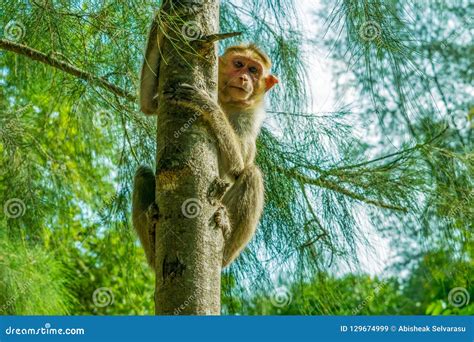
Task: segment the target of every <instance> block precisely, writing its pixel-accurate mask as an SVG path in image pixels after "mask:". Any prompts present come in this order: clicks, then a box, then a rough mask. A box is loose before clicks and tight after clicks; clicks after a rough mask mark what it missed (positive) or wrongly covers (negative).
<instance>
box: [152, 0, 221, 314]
mask: <svg viewBox="0 0 474 342" xmlns="http://www.w3.org/2000/svg"><path fill="white" fill-rule="evenodd" d="M186 2H189V1H183V0H181V1H176V0H165V1H164V3H163V5H162V7H161V11H162V12H161V14H160V15H161V18H162V23H163V24H162V25H165V39H164V44H163V47H162V49H161V54H162V62H161V66H160V73H159V89H158V94H159V100H158V103H159V104H160V107H159V110H158V119H157V120H158V125H157V126H158V129H157V154H156V160H157V173H156V184H157V186H156V201H157V205H158V208H159V219H158V221H157V223H156V226H155V228H156V235H155V236H156V238H155V242H156V243H155V246H156V253H155V254H156V259H155V267H156V288H155V313H156V314H158V315H178V314H179V315H219V314H220V284H221V264H222V251H223V234H222V232H221V231H220V230H219V229H217V228H216V225H215V223H214V219H213V218H214V214H215V212H216V210H217V206H216V204H215V201H213V198H212V197H213V196H212V194H213V193H214V192H215V191H213V188H214V187H215V186H216V184H219V182H218V164H217V149H216V144H215V142H214V138H213V135H212V134H211V132H210V131H209V129H208V127H207V126H206V124H205V123H204V122H203V120H202V119H201V118H200V114H199V113H197V112H196V111H194V110H192V109H187V108H184V107H182V106H179V105H177V104H176V103H175V102H173V101H171V100H170V96H169V93H170V92H173V91H174V90H176V89H178V88H179V85H180V84H182V83H187V84H190V85H193V86H196V87H199V88H202V89H205V90H207V91H208V92H209V94H211V96H212V97H213V98H214V99H217V51H216V47H215V44H214V43H213V42H208V43H206V42H204V41H203V40H202V37H206V36H211V35H212V34H213V33H216V32H218V28H219V3H218V0H207V1H199V2H194V3H193V4H192V6H190V4H189V3H186ZM177 15H178V17H180V18H181V19H182V20H181V19H176V16H177ZM211 41H212V39H211ZM164 92H165V93H168V95H167V96H165V95H164Z"/></svg>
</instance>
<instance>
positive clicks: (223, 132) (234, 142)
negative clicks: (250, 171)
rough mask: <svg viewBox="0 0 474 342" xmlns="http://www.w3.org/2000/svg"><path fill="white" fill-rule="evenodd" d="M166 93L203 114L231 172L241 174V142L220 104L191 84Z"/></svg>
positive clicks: (242, 161) (242, 166)
mask: <svg viewBox="0 0 474 342" xmlns="http://www.w3.org/2000/svg"><path fill="white" fill-rule="evenodd" d="M165 95H169V96H170V98H171V100H174V101H176V102H177V103H178V104H179V105H182V106H184V107H188V108H191V109H193V110H196V111H197V112H199V113H200V114H201V115H202V116H203V118H204V120H206V121H207V122H208V124H209V126H210V128H211V130H212V132H213V133H214V135H215V136H216V138H217V144H218V146H219V150H220V152H221V154H222V155H223V157H224V158H225V161H226V164H227V165H228V169H229V170H228V171H229V173H230V174H231V175H233V176H239V175H240V174H241V173H242V172H243V169H244V160H243V155H242V148H241V144H240V143H239V139H238V138H237V135H236V133H235V130H234V128H233V127H232V125H231V124H230V122H229V120H228V119H227V116H226V115H225V113H224V112H223V110H222V109H221V107H220V106H219V104H217V102H216V101H214V100H213V99H212V98H211V97H210V96H209V95H208V94H207V93H206V92H204V91H203V90H201V89H197V88H195V87H193V86H191V85H189V84H181V85H180V87H179V88H178V89H177V90H175V91H173V92H170V93H169V94H165Z"/></svg>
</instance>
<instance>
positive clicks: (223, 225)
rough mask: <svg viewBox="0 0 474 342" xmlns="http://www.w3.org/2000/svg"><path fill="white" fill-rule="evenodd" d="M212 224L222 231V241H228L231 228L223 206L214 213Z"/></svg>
mask: <svg viewBox="0 0 474 342" xmlns="http://www.w3.org/2000/svg"><path fill="white" fill-rule="evenodd" d="M214 222H215V223H216V225H217V227H218V228H220V229H221V230H222V235H223V236H224V241H227V240H229V238H230V234H231V227H230V222H229V214H228V213H227V209H226V208H225V206H223V205H220V206H219V208H217V211H216V213H215V214H214Z"/></svg>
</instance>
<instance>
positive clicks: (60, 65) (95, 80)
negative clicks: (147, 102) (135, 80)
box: [0, 39, 136, 102]
mask: <svg viewBox="0 0 474 342" xmlns="http://www.w3.org/2000/svg"><path fill="white" fill-rule="evenodd" d="M0 48H1V49H3V50H7V51H12V52H15V53H17V54H19V55H23V56H26V57H29V58H31V59H33V60H36V61H39V62H41V63H44V64H47V65H50V66H52V67H54V68H56V69H59V70H61V71H64V72H66V73H68V74H71V75H73V76H76V77H79V78H80V79H82V80H84V81H87V82H89V83H90V84H93V85H97V86H99V87H101V88H104V89H106V90H108V91H110V92H112V93H114V94H116V95H117V96H120V97H123V98H125V99H127V100H129V101H132V102H134V101H136V96H135V95H133V94H130V93H129V92H127V91H126V90H124V89H122V88H120V87H118V86H116V85H115V84H112V83H110V82H109V81H107V80H105V79H103V78H102V77H98V76H95V75H93V74H91V73H88V72H86V71H84V70H81V69H79V68H77V67H75V66H74V65H71V64H69V63H66V62H64V61H61V60H59V59H57V58H54V57H52V56H50V55H46V54H44V53H42V52H40V51H38V50H35V49H33V48H30V47H28V46H26V45H23V44H18V43H15V42H12V41H9V40H6V39H0Z"/></svg>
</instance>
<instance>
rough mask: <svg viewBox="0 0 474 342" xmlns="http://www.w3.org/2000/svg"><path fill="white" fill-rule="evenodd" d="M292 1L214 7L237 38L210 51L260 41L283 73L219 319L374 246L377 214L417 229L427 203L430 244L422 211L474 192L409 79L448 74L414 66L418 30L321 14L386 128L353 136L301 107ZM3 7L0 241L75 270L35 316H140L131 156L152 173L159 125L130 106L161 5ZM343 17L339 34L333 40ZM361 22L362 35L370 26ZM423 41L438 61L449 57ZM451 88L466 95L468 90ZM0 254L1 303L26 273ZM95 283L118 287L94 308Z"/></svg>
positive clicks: (433, 229) (468, 171)
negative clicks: (253, 218)
mask: <svg viewBox="0 0 474 342" xmlns="http://www.w3.org/2000/svg"><path fill="white" fill-rule="evenodd" d="M295 5H296V3H295V2H293V1H290V0H278V1H275V0H265V1H250V0H243V1H228V0H226V1H222V3H221V32H233V31H240V32H242V36H240V37H238V38H232V39H228V40H225V41H223V42H222V43H221V45H220V47H219V49H220V51H222V50H223V49H224V48H225V47H226V46H228V45H231V44H234V43H236V42H240V41H242V40H243V41H252V42H255V43H257V44H258V45H260V46H262V48H263V49H264V50H265V51H267V52H268V53H269V55H270V56H271V58H272V60H273V64H274V68H273V72H274V73H275V74H276V75H278V77H279V79H280V86H279V87H277V88H276V89H275V90H274V91H273V90H272V92H271V95H270V97H269V101H268V103H269V105H268V110H269V115H268V120H267V125H266V127H265V128H264V130H263V131H262V134H261V136H260V138H259V141H258V151H259V152H258V157H257V163H258V165H259V166H260V167H261V168H262V171H263V173H264V177H265V188H266V206H265V212H264V217H263V219H262V221H261V223H260V226H259V229H258V232H257V235H256V237H255V239H254V240H253V241H252V243H251V244H250V247H249V248H248V249H247V250H246V251H245V253H243V255H242V257H241V258H239V260H238V261H237V262H236V263H234V264H233V266H232V267H231V268H230V270H228V271H227V272H226V273H225V276H224V282H223V284H224V297H225V299H224V312H226V313H235V312H237V311H236V310H237V309H238V308H239V307H240V308H242V305H245V304H240V306H239V305H236V304H235V303H236V300H237V299H236V298H242V299H246V298H247V297H248V293H249V290H250V289H252V290H260V291H267V290H268V289H271V288H272V287H273V286H274V285H273V283H275V282H277V281H278V279H277V277H276V276H275V275H274V274H280V275H282V277H285V278H286V281H290V280H295V279H298V280H305V279H306V280H308V279H313V276H314V274H315V272H318V271H319V270H321V269H325V270H329V271H334V272H336V271H338V270H339V269H341V267H342V266H344V265H345V267H351V268H352V267H354V266H355V265H356V264H357V261H358V258H357V253H358V249H359V248H360V247H361V246H365V247H364V248H370V247H371V246H368V245H367V240H366V238H365V235H366V230H367V227H368V226H370V225H371V224H372V225H375V226H377V227H378V228H379V229H380V230H387V229H388V228H389V224H388V223H387V222H396V224H395V225H394V226H400V225H402V224H404V225H406V229H407V230H409V231H411V232H415V231H419V230H420V229H424V227H425V225H424V223H423V224H422V223H420V221H419V219H420V212H425V213H427V214H426V215H425V216H422V217H423V218H424V220H425V221H430V222H431V223H432V224H433V225H432V226H430V230H429V234H427V236H429V237H432V236H433V237H434V236H436V235H437V234H442V233H441V232H442V230H443V227H445V226H442V225H441V224H436V222H437V221H436V219H435V218H434V216H432V215H434V214H433V212H435V213H436V215H438V214H439V215H444V214H442V213H446V211H447V210H451V209H447V208H448V207H443V203H444V204H445V205H448V206H449V208H453V207H452V206H451V205H453V201H457V203H464V202H463V201H464V199H463V198H466V201H470V202H472V196H471V197H469V196H468V197H463V196H466V194H468V193H469V192H466V187H467V184H471V185H472V179H471V175H472V153H471V154H469V153H470V152H466V148H469V147H472V146H471V145H469V143H468V141H469V136H463V134H465V133H460V132H457V131H456V130H454V129H453V128H449V129H448V130H446V129H445V125H443V123H442V122H441V121H437V120H434V118H433V116H432V115H431V114H430V113H434V112H435V111H434V109H438V101H433V99H431V98H430V96H428V95H427V94H431V93H429V92H427V91H426V90H427V88H426V87H427V84H431V83H429V82H428V83H426V80H423V81H419V80H420V78H419V76H420V75H426V72H427V71H426V67H427V68H428V69H429V68H430V67H431V68H432V69H431V70H432V71H431V75H432V77H431V78H430V80H429V81H433V82H434V84H435V85H436V82H437V83H440V82H442V81H440V79H439V78H438V81H435V80H434V79H433V77H434V76H433V75H439V73H438V72H439V70H435V69H436V65H438V64H434V67H432V66H431V64H427V63H426V61H427V60H423V61H422V62H420V61H419V60H418V59H417V58H420V56H419V49H418V50H417V48H416V46H414V45H413V44H415V43H414V42H416V41H415V40H413V39H412V37H413V36H414V35H415V31H416V33H417V34H418V31H417V30H418V28H411V27H407V26H406V20H405V19H402V16H401V15H400V11H401V10H400V8H401V7H400V6H401V5H398V3H396V2H395V3H394V2H391V1H374V2H373V3H372V2H370V3H368V2H365V1H363V2H360V3H359V2H357V3H356V2H352V1H348V2H345V1H343V2H337V3H335V4H334V3H330V4H328V6H329V7H330V11H326V12H325V13H331V15H330V16H329V17H328V18H327V19H328V27H329V28H333V27H338V29H337V30H336V31H334V32H337V34H336V35H335V36H334V37H331V36H328V37H327V38H325V39H327V40H328V41H331V43H333V44H334V43H336V42H337V44H336V45H335V50H334V52H335V54H336V55H337V56H338V57H339V58H341V59H342V60H343V61H345V62H346V63H347V64H348V65H349V66H351V68H353V69H354V70H355V71H354V74H355V76H356V78H355V79H356V80H357V84H356V85H353V84H349V85H348V84H341V85H339V84H338V85H337V87H336V88H335V89H336V90H337V91H340V90H342V89H343V88H344V87H347V86H350V87H357V88H358V89H359V88H360V93H361V94H362V95H365V94H368V95H369V96H367V97H363V98H364V99H365V100H361V103H362V104H363V106H362V108H363V109H364V115H362V116H361V117H362V120H366V122H374V120H373V119H374V118H373V117H371V116H370V114H373V113H374V112H375V113H376V114H377V122H378V123H379V125H377V127H372V126H371V128H373V129H375V130H377V131H380V132H381V134H383V138H381V139H380V141H379V142H377V145H376V146H371V144H372V142H370V141H361V140H360V139H357V138H355V137H354V136H353V135H352V130H353V128H354V127H355V126H356V125H355V123H354V120H353V118H354V113H353V112H352V111H351V110H341V111H338V112H335V113H327V114H325V115H319V114H318V115H316V114H314V113H306V111H307V108H308V106H307V105H308V102H310V101H308V100H311V99H310V98H309V95H310V94H309V92H307V91H306V89H308V87H307V75H306V73H305V70H306V66H305V64H304V63H303V61H304V58H302V57H304V56H303V53H302V46H303V44H312V42H304V40H303V38H302V31H301V30H302V28H301V27H298V20H297V19H298V15H297V11H296V10H295ZM1 6H2V8H1V9H2V11H1V12H0V23H2V24H1V26H2V27H3V31H2V35H1V40H0V49H1V50H0V61H1V63H0V65H1V68H0V100H1V101H0V151H1V153H2V158H1V159H0V170H1V171H0V172H1V173H0V189H1V192H0V203H1V204H2V205H3V206H4V208H5V210H4V212H5V215H4V216H1V217H0V225H1V229H2V231H4V232H5V234H2V241H3V242H2V243H3V244H6V245H8V246H21V248H24V249H25V250H31V251H41V253H44V254H41V253H39V252H38V253H36V252H35V253H31V255H34V256H35V258H36V260H38V262H40V261H41V260H43V259H44V258H46V259H47V258H52V259H54V260H57V265H56V266H55V267H59V265H65V267H66V268H67V269H70V270H73V275H71V277H72V278H73V279H74V281H72V282H69V281H66V279H69V278H67V277H68V276H67V275H65V276H64V277H65V278H64V279H63V280H64V281H60V282H59V283H58V284H61V286H59V285H58V287H56V288H54V289H52V290H51V291H53V292H54V293H51V294H50V295H51V296H52V298H55V296H56V297H57V298H59V297H61V298H62V300H59V299H58V301H57V303H58V304H57V305H54V306H50V307H48V306H46V309H45V310H46V311H45V313H50V314H58V313H63V312H70V313H81V314H87V313H93V314H104V313H107V314H114V313H129V314H134V313H136V314H142V313H150V312H151V307H150V306H148V307H146V306H145V305H141V304H142V303H149V304H151V303H152V291H153V281H152V280H151V274H150V272H151V271H148V270H147V268H146V266H145V264H144V257H143V252H142V251H141V249H140V247H139V246H138V245H137V242H136V237H135V235H134V234H133V232H132V229H131V226H130V215H129V213H130V194H131V189H130V186H131V178H132V175H133V173H134V170H135V168H136V167H137V165H138V164H149V165H152V164H153V163H154V156H155V132H156V127H155V121H154V120H153V119H152V118H146V117H145V116H144V115H142V114H141V113H140V112H139V111H138V107H137V105H136V94H137V89H138V74H139V68H140V66H141V60H142V54H143V48H144V45H145V39H146V34H147V30H148V26H149V24H150V21H151V18H152V17H153V13H154V11H156V10H157V9H158V4H156V3H155V2H154V1H144V0H128V1H120V2H114V1H105V2H96V1H82V0H81V1H76V0H70V1H59V2H56V1H49V0H35V1H21V2H18V1H13V0H4V1H3V2H2V5H1ZM413 6H414V7H413V8H416V6H415V5H413ZM459 7H460V8H461V5H460V6H459ZM413 13H416V12H413ZM413 13H411V12H407V13H404V15H406V16H408V17H409V16H410V15H413ZM456 14H457V13H456V12H455V11H453V15H456ZM326 16H327V14H326ZM367 20H369V21H373V22H375V23H376V24H377V25H378V26H377V25H375V29H377V28H379V27H380V29H381V30H382V32H383V35H382V37H383V38H380V37H378V38H376V39H372V40H369V41H367V39H361V38H360V37H361V36H360V32H361V26H362V25H363V24H364V23H365V22H367ZM418 22H419V21H418ZM174 23H175V24H176V23H177V22H174ZM341 27H344V32H345V33H344V35H343V39H336V37H337V36H338V35H339V31H340V30H341ZM372 30H373V27H368V28H366V31H367V32H368V34H370V33H371V32H372ZM366 31H364V30H362V32H363V33H364V32H366ZM420 32H421V30H420ZM432 35H433V36H435V35H436V34H435V33H432ZM323 40H324V39H323ZM18 44H21V45H18ZM430 46H432V50H430V51H431V53H432V54H433V55H436V54H441V53H442V52H445V53H447V50H445V49H443V50H441V49H440V48H438V49H435V45H433V44H432V45H430ZM450 48H453V49H454V47H450ZM32 49H33V50H32ZM424 51H427V50H424ZM348 53H349V54H348ZM453 54H454V53H453ZM467 54H468V53H467V52H465V54H463V56H464V57H459V56H458V57H457V58H459V59H462V58H465V55H467ZM348 55H349V56H350V57H347V56H348ZM456 56H457V55H456ZM428 61H430V59H429V60H428ZM448 61H450V59H448V58H446V63H445V65H448ZM456 63H457V61H456ZM354 66H356V67H354ZM451 69H452V73H453V75H456V77H459V80H460V81H462V82H466V83H467V82H468V81H469V80H472V73H471V74H469V72H465V73H464V74H462V73H461V71H460V70H457V69H456V67H454V66H451ZM387 70H388V71H389V73H388V74H387V73H386V71H387ZM453 75H446V79H448V78H449V79H451V80H453V79H454V76H453ZM446 83H449V82H448V81H447V82H446ZM413 84H416V85H417V87H416V88H415V87H413ZM453 84H454V83H453ZM415 89H416V91H418V93H413V92H414V91H415ZM440 93H441V91H440ZM446 93H449V92H446ZM421 94H424V95H425V96H424V97H422V96H421ZM362 95H361V96H362ZM458 95H459V96H458V98H459V100H460V101H461V100H462V101H467V99H466V96H463V94H462V91H461V92H458ZM441 97H443V96H441ZM444 97H446V95H444ZM417 101H418V102H417ZM447 101H448V100H445V102H446V108H448V107H449V106H448V105H447V104H448V102H447ZM463 108H472V106H471V107H466V102H464V103H461V102H459V103H457V104H456V107H453V108H450V109H449V110H450V113H451V112H452V111H453V110H462V109H463ZM336 110H337V109H336ZM414 113H416V117H414V115H415V114H414ZM395 114H396V115H395ZM413 118H415V119H416V120H413ZM361 122H364V121H361ZM402 125H403V129H402ZM367 126H368V125H367ZM469 134H471V133H469ZM387 141H389V142H390V143H391V144H387ZM443 180H446V181H443ZM469 182H471V183H469ZM442 198H448V199H449V200H448V201H445V202H442V201H441V199H442ZM13 200H14V201H13ZM12 204H14V205H15V206H13V205H12ZM428 204H429V205H428ZM471 207H472V206H471ZM462 208H464V206H462ZM18 210H19V211H18ZM468 214H469V213H468V212H467V211H466V210H464V209H462V210H460V211H459V213H458V212H456V214H455V215H458V216H457V217H462V218H461V219H462V220H464V219H465V218H467V217H468V216H466V215H468ZM462 215H464V216H462ZM444 216H446V215H444ZM432 217H433V218H432ZM381 218H384V219H385V220H386V222H381V221H380V220H381ZM463 222H467V221H463ZM458 228H460V229H458V230H457V232H458V233H459V234H460V235H457V236H462V238H459V239H460V241H465V239H466V237H467V236H466V232H467V230H466V229H465V228H464V227H459V226H458ZM451 231H452V230H451ZM0 258H1V259H0V262H1V263H2V265H7V266H5V267H4V268H2V269H1V270H0V271H1V272H2V279H0V284H2V286H3V284H6V286H4V287H5V288H6V289H7V290H6V292H7V297H6V299H8V298H13V296H17V294H18V291H19V290H18V289H15V288H14V287H12V286H11V285H10V284H12V281H11V279H13V278H12V276H11V274H17V273H15V272H23V271H24V270H23V269H22V267H23V266H22V264H21V263H16V262H14V261H15V260H16V258H17V256H15V255H14V254H13V252H12V248H7V249H2V255H1V256H0ZM42 258H43V259H42ZM5 260H6V261H5ZM48 260H49V259H48ZM346 269H347V268H346ZM104 272H106V273H104ZM5 274H8V278H7V276H3V275H5ZM25 274H26V273H25ZM104 274H107V277H105V276H104ZM49 276H50V277H53V278H54V277H56V276H57V273H54V272H53V271H51V272H50V273H49ZM25 277H26V276H23V278H22V279H24V280H22V281H25V282H26V281H27V280H26V279H27V277H26V278H25ZM8 279H10V280H8ZM16 279H17V280H19V278H16ZM28 284H29V283H28ZM36 284H37V283H32V284H30V286H28V287H25V288H26V290H25V291H27V292H28V293H26V292H25V293H24V295H25V296H27V295H28V294H29V293H35V292H36V293H37V292H38V291H39V287H38V288H37V287H35V286H36ZM38 286H39V285H38ZM103 288H106V289H108V290H110V293H112V294H113V296H112V297H110V296H109V299H110V298H112V302H111V303H108V304H109V305H108V306H106V307H103V306H101V305H97V303H96V302H94V293H96V290H97V289H103ZM64 289H67V291H64ZM71 294H72V297H73V298H74V300H69V299H70V297H71ZM226 295H230V296H231V297H228V296H226ZM15 298H16V297H15ZM229 298H230V299H229ZM237 301H238V300H237ZM69 304H72V305H71V306H68V305H69ZM1 305H3V303H0V306H1ZM8 307H9V310H10V311H8V312H9V313H30V312H31V311H28V310H27V309H22V306H21V305H15V306H11V305H9V306H8ZM12 308H14V309H12ZM236 308H237V309H236ZM66 309H67V310H69V311H66ZM322 312H330V310H329V308H328V310H323V311H322ZM35 313H43V312H39V311H38V312H35Z"/></svg>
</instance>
